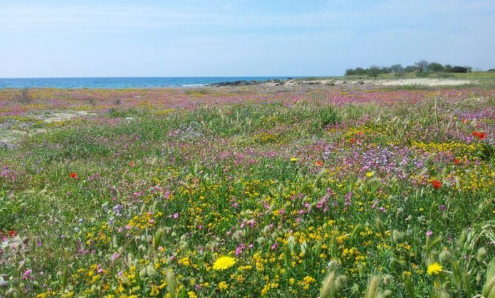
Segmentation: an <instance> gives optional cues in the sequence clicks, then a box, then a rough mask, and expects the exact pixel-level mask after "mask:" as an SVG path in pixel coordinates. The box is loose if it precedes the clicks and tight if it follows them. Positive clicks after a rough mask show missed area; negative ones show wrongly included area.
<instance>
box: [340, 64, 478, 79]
mask: <svg viewBox="0 0 495 298" xmlns="http://www.w3.org/2000/svg"><path fill="white" fill-rule="evenodd" d="M472 70H473V68H472V67H470V66H452V65H451V64H445V65H443V64H441V63H438V62H428V61H426V60H420V61H418V62H416V63H414V65H409V66H406V67H404V66H402V64H394V65H391V66H389V67H386V66H377V65H372V66H370V67H369V68H362V67H357V68H354V69H353V68H349V69H347V70H346V71H345V75H346V76H349V75H368V76H370V77H374V78H376V77H378V75H380V74H394V75H395V76H397V77H401V76H403V75H404V74H406V73H415V74H416V75H417V76H419V77H424V76H428V75H429V74H430V73H440V74H442V73H468V72H472Z"/></svg>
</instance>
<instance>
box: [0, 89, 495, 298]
mask: <svg viewBox="0 0 495 298" xmlns="http://www.w3.org/2000/svg"><path fill="white" fill-rule="evenodd" d="M494 145H495V87H494V86H493V85H490V84H485V85H482V86H467V87H449V88H445V87H443V88H426V87H421V88H419V87H418V88H414V87H408V88H402V89H397V90H395V89H394V90H391V89H390V88H389V89H379V88H378V87H372V86H365V85H352V86H350V85H349V86H339V87H336V86H335V87H331V86H311V87H310V86H294V87H291V88H287V89H286V90H283V89H279V90H278V92H272V91H270V89H267V88H262V87H244V88H225V89H222V88H217V89H215V88H201V89H150V90H140V89H135V90H134V89H132V90H92V89H78V90H65V89H34V90H28V91H24V93H23V92H22V91H21V90H12V89H7V90H5V89H4V90H0V167H1V169H0V276H1V277H0V297H1V296H5V297H107V298H110V297H127V298H129V297H189V298H192V297H318V296H320V297H366V298H371V297H473V296H475V295H477V294H483V296H484V297H495V263H494V262H493V261H491V260H492V259H493V257H494V255H495V247H494V245H495V158H494V155H495V152H494Z"/></svg>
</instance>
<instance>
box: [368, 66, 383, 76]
mask: <svg viewBox="0 0 495 298" xmlns="http://www.w3.org/2000/svg"><path fill="white" fill-rule="evenodd" d="M379 74H380V67H379V66H376V65H372V66H370V68H368V75H369V76H370V77H373V78H376V77H378V75H379Z"/></svg>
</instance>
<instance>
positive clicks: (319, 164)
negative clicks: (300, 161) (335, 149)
mask: <svg viewBox="0 0 495 298" xmlns="http://www.w3.org/2000/svg"><path fill="white" fill-rule="evenodd" d="M322 165H323V161H320V160H319V161H317V162H315V166H317V167H321V166H322Z"/></svg>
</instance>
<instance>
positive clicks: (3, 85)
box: [0, 76, 300, 89]
mask: <svg viewBox="0 0 495 298" xmlns="http://www.w3.org/2000/svg"><path fill="white" fill-rule="evenodd" d="M288 78H300V77H298V76H272V77H270V76H268V77H81V78H74V77H71V78H0V89H7V88H14V89H22V88H60V89H82V88H88V89H100V88H101V89H127V88H167V87H201V86H206V85H210V84H216V83H222V82H235V81H259V82H263V81H268V80H275V79H288Z"/></svg>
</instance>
